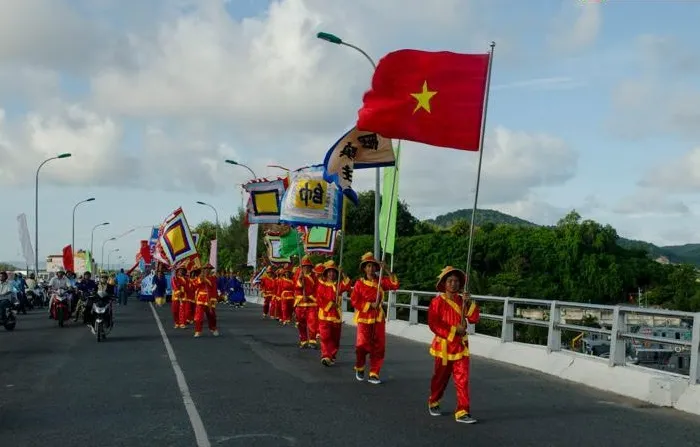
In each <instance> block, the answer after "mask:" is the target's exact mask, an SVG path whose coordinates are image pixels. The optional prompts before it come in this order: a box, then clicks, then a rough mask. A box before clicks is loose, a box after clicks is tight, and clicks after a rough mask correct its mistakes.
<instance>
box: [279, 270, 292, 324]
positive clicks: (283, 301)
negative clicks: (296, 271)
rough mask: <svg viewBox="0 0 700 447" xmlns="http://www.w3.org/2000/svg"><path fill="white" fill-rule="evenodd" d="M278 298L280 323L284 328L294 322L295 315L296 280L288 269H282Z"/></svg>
mask: <svg viewBox="0 0 700 447" xmlns="http://www.w3.org/2000/svg"><path fill="white" fill-rule="evenodd" d="M277 296H278V297H279V309H280V312H281V315H280V321H281V322H282V325H283V326H287V325H289V324H290V323H291V322H292V314H293V313H294V280H293V279H292V270H291V269H290V268H288V267H285V268H283V269H280V271H279V278H278V279H277Z"/></svg>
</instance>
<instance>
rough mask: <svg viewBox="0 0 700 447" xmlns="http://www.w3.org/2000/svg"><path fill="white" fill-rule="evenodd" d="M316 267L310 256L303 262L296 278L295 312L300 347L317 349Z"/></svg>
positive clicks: (304, 258)
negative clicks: (314, 272) (314, 271)
mask: <svg viewBox="0 0 700 447" xmlns="http://www.w3.org/2000/svg"><path fill="white" fill-rule="evenodd" d="M313 268H314V265H313V263H312V262H311V259H310V258H309V257H308V256H304V257H303V258H302V260H301V271H300V272H299V273H298V275H297V276H296V281H295V285H294V286H295V287H294V293H295V298H296V299H295V302H294V308H295V309H294V312H295V314H296V319H297V329H298V330H299V347H300V348H302V349H303V348H307V347H311V348H314V349H316V348H317V347H318V342H317V341H316V337H317V334H318V318H317V310H316V309H317V305H316V297H315V296H314V294H315V292H316V277H315V276H314V274H313Z"/></svg>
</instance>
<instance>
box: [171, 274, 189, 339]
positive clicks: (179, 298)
mask: <svg viewBox="0 0 700 447" xmlns="http://www.w3.org/2000/svg"><path fill="white" fill-rule="evenodd" d="M170 288H171V290H172V292H173V295H172V302H171V303H170V308H171V310H172V313H173V320H174V321H175V329H184V328H185V327H186V323H187V312H186V310H185V309H184V308H185V307H186V306H187V293H188V290H189V288H190V281H189V278H187V268H186V267H184V266H180V267H178V268H177V269H176V271H175V275H173V277H172V278H171V279H170Z"/></svg>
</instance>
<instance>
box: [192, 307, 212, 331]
mask: <svg viewBox="0 0 700 447" xmlns="http://www.w3.org/2000/svg"><path fill="white" fill-rule="evenodd" d="M205 315H206V316H207V323H208V324H209V330H210V331H215V330H216V309H215V308H213V307H211V306H208V305H206V304H197V308H196V309H195V311H194V331H195V332H202V326H204V316H205Z"/></svg>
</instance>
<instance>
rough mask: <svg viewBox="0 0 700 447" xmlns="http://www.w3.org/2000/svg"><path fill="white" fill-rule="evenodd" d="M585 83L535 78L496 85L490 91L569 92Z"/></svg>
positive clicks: (564, 78)
mask: <svg viewBox="0 0 700 447" xmlns="http://www.w3.org/2000/svg"><path fill="white" fill-rule="evenodd" d="M585 85H586V83H585V82H583V81H580V80H577V79H575V78H571V77H568V76H557V77H549V78H535V79H527V80H523V81H514V82H509V83H507V84H497V85H494V86H492V87H491V90H492V91H496V90H507V89H530V90H570V89H574V88H580V87H584V86H585Z"/></svg>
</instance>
